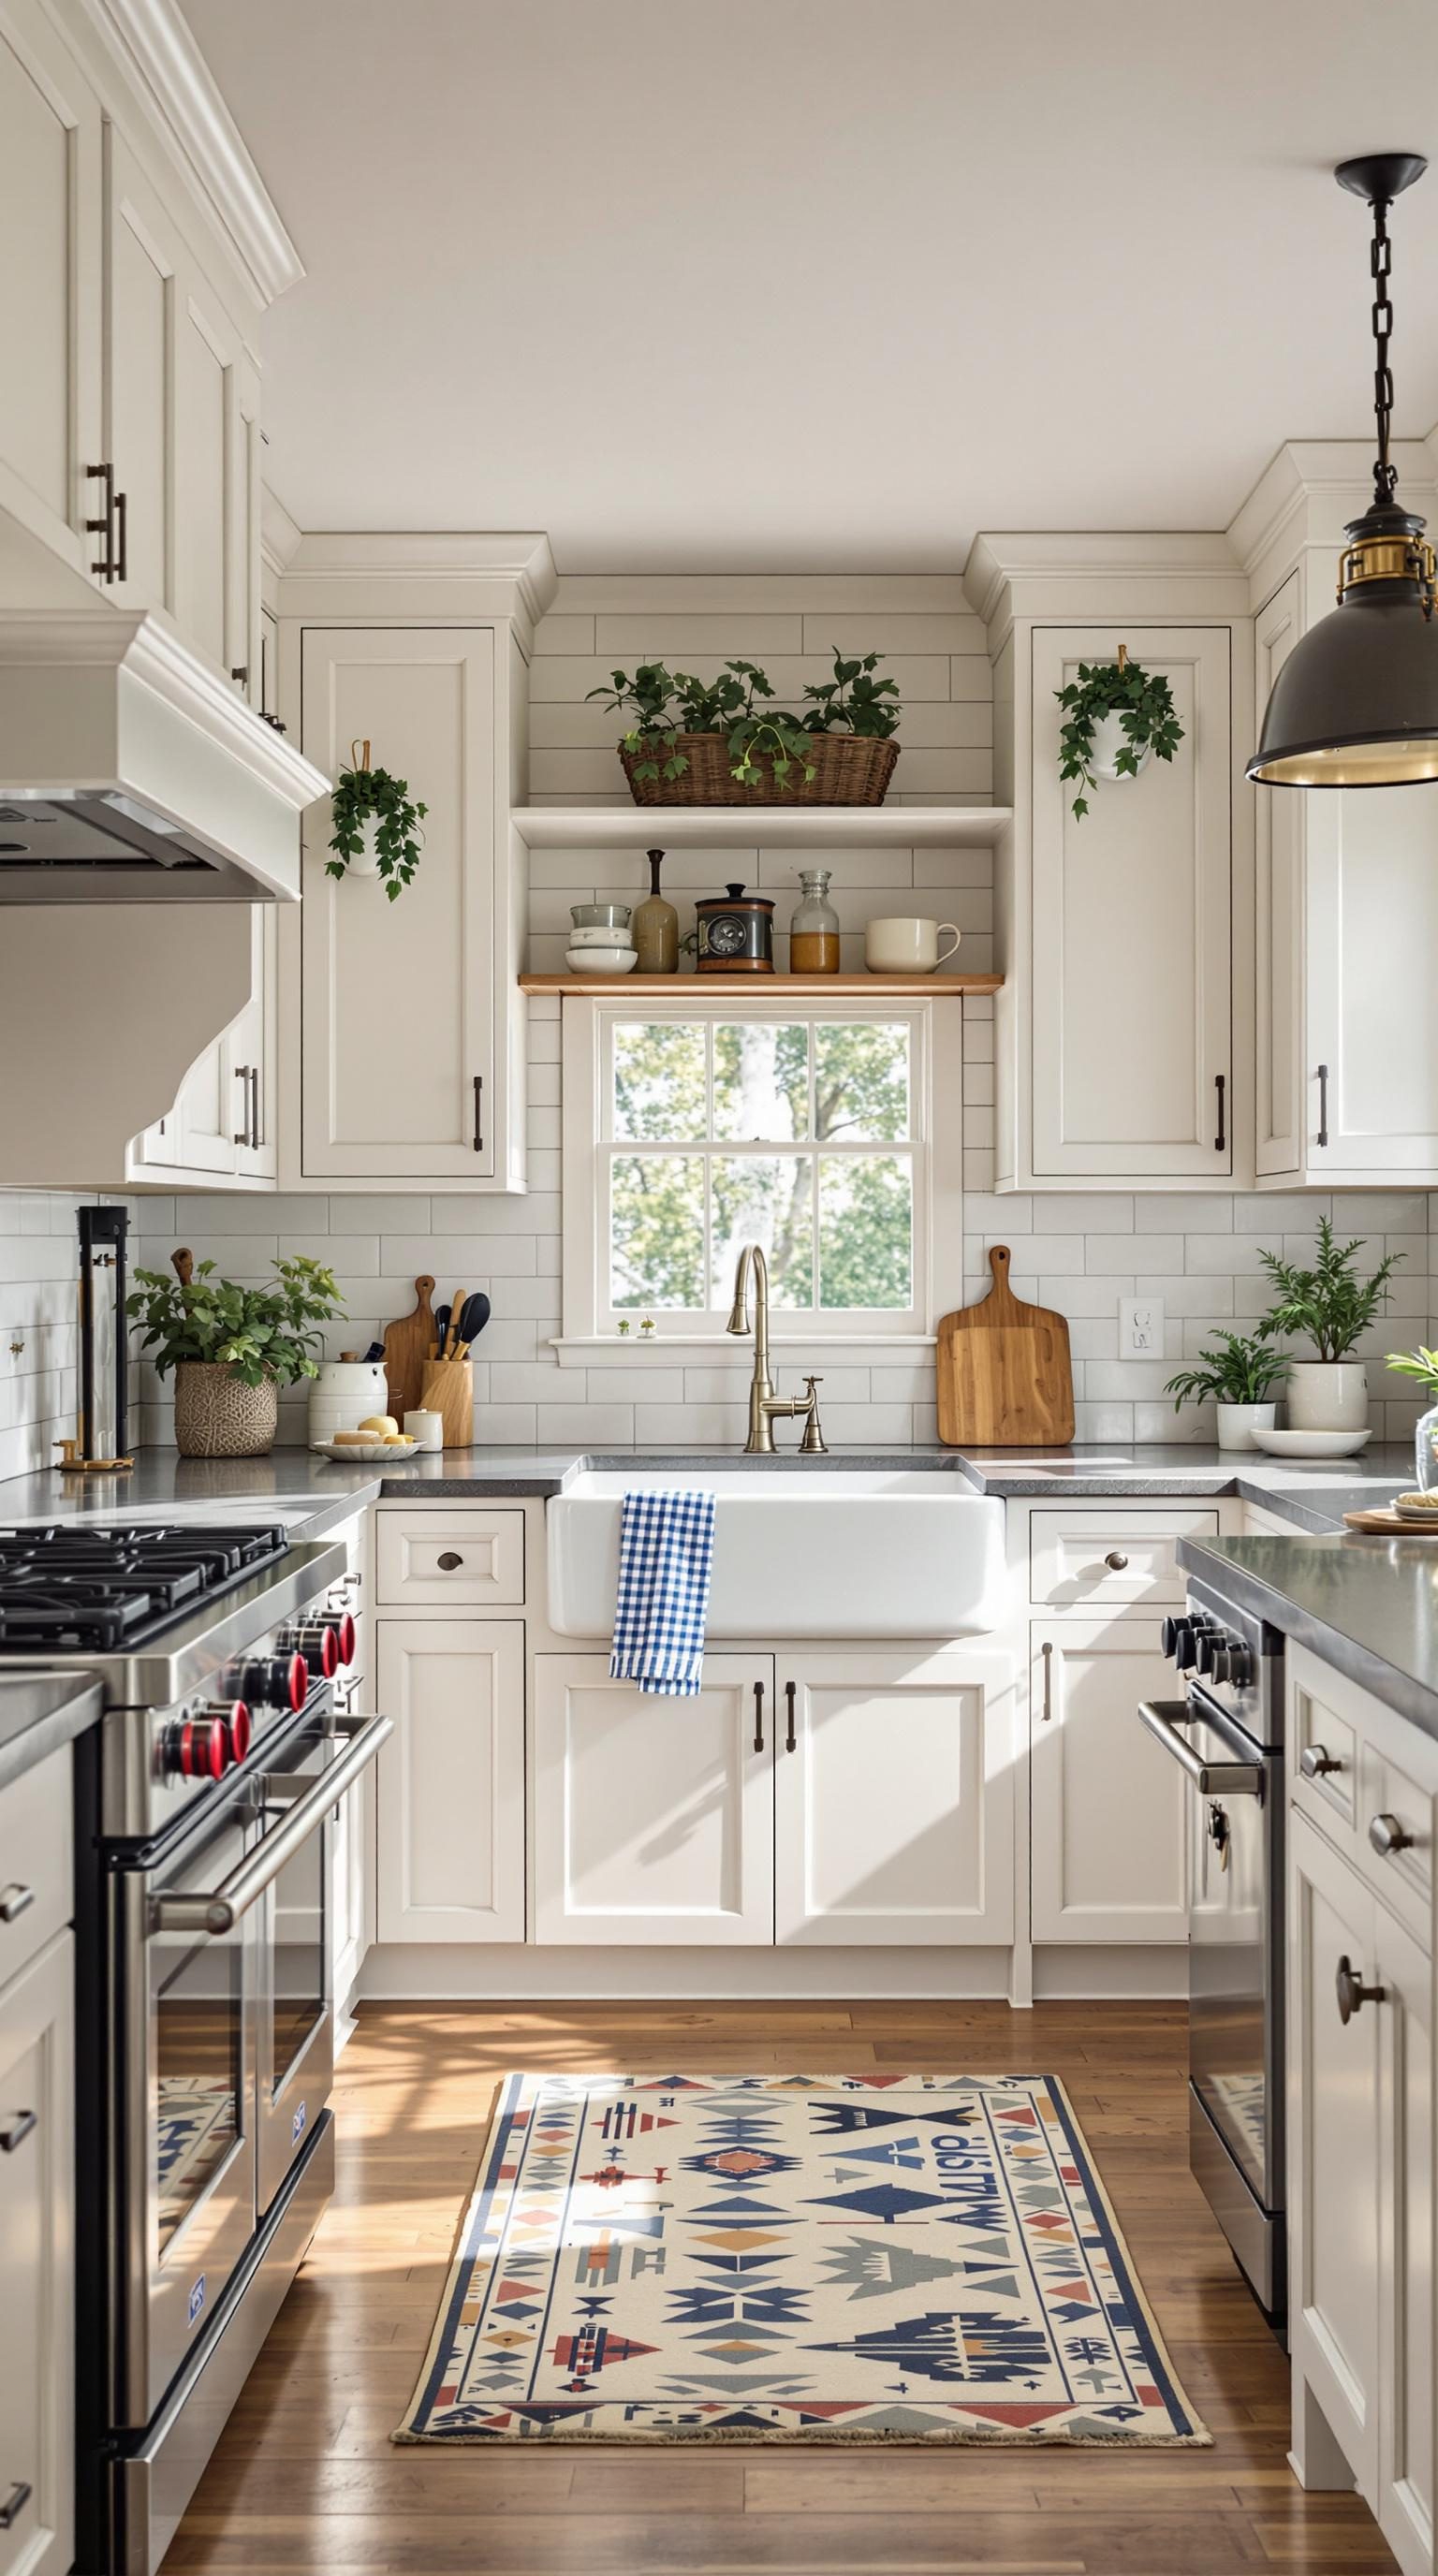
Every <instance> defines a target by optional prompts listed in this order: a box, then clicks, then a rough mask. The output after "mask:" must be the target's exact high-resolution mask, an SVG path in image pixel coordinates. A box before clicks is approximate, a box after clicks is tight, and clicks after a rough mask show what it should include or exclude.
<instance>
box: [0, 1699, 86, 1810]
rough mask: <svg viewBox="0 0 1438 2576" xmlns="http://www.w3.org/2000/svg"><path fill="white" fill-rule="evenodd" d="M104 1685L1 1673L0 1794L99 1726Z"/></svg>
mask: <svg viewBox="0 0 1438 2576" xmlns="http://www.w3.org/2000/svg"><path fill="white" fill-rule="evenodd" d="M102 1704H103V1703H102V1700H101V1693H100V1685H99V1683H98V1682H87V1681H85V1680H84V1679H83V1678H77V1677H76V1675H75V1674H74V1673H5V1674H0V1790H3V1789H8V1788H9V1786H10V1783H11V1781H12V1780H18V1779H19V1777H20V1774H21V1772H22V1771H29V1770H30V1769H32V1767H33V1766H34V1764H35V1763H37V1762H43V1761H44V1759H45V1757H46V1755H47V1754H49V1753H54V1752H55V1751H57V1749H58V1748H59V1746H60V1745H62V1744H73V1742H74V1740H75V1738H76V1736H77V1735H83V1734H84V1732H85V1729H86V1727H87V1726H93V1725H94V1724H95V1721H96V1719H97V1718H98V1716H99V1714H100V1710H101V1706H102Z"/></svg>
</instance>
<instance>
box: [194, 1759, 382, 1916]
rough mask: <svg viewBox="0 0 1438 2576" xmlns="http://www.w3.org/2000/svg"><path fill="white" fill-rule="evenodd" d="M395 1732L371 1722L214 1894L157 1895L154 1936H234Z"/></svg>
mask: <svg viewBox="0 0 1438 2576" xmlns="http://www.w3.org/2000/svg"><path fill="white" fill-rule="evenodd" d="M393 1733H394V1719H393V1718H392V1717H370V1718H366V1720H365V1721H364V1724H363V1725H362V1726H361V1727H360V1729H359V1732H358V1733H357V1734H356V1735H354V1736H353V1737H352V1738H351V1740H350V1743H349V1746H348V1748H347V1750H346V1751H345V1752H343V1753H342V1754H341V1755H340V1758H339V1760H338V1761H337V1762H334V1763H332V1764H331V1766H330V1768H329V1769H328V1771H326V1773H325V1774H324V1777H323V1779H320V1780H317V1781H316V1782H315V1785H314V1787H313V1788H312V1789H309V1790H307V1791H306V1793H305V1795H304V1796H303V1797H302V1798H301V1799H299V1800H298V1801H297V1803H296V1804H295V1805H294V1806H293V1807H291V1809H290V1812H289V1814H288V1815H287V1816H286V1818H285V1820H284V1823H283V1824H282V1825H276V1826H275V1827H274V1829H273V1831H272V1832H270V1833H267V1834H266V1836H265V1838H264V1841H263V1842H262V1843H261V1844H260V1846H259V1848H258V1850H256V1851H253V1852H251V1853H250V1855H249V1857H248V1859H246V1860H242V1861H241V1863H240V1865H239V1868H238V1869H235V1870H232V1871H231V1872H230V1875H229V1877H228V1878H227V1879H225V1880H224V1881H223V1883H222V1884H221V1885H220V1886H219V1887H217V1888H215V1889H214V1891H213V1893H212V1894H210V1895H208V1896H207V1895H203V1894H200V1893H196V1894H192V1895H190V1894H187V1895H175V1896H153V1897H151V1899H150V1908H149V1928H150V1930H151V1932H210V1933H213V1934H215V1935H216V1936H218V1935H219V1934H221V1933H223V1932H233V1930H234V1928H235V1925H236V1924H237V1923H238V1922H239V1920H240V1917H241V1915H243V1914H248V1912H249V1910H250V1907H251V1906H252V1905H254V1904H256V1903H257V1902H258V1900H259V1898H260V1897H262V1896H263V1894H264V1892H265V1889H266V1888H267V1887H269V1886H270V1885H271V1884H272V1882H273V1881H274V1880H275V1879H277V1878H278V1877H279V1874H280V1871H281V1870H282V1869H283V1868H284V1866H285V1863H286V1862H287V1861H290V1860H293V1858H294V1856H295V1853H296V1852H297V1851H298V1850H299V1848H300V1846H301V1844H302V1843H306V1842H308V1840H309V1838H310V1836H311V1834H313V1833H316V1832H317V1831H318V1830H319V1827H320V1826H321V1825H322V1824H323V1822H324V1820H325V1817H326V1816H327V1815H328V1814H329V1811H330V1809H331V1807H333V1806H335V1805H336V1804H337V1803H338V1801H339V1800H340V1799H341V1798H342V1797H343V1796H344V1794H345V1791H346V1790H347V1789H349V1788H351V1787H353V1785H354V1783H355V1781H356V1780H357V1779H358V1778H359V1776H360V1773H361V1772H362V1771H364V1770H367V1769H368V1767H369V1765H370V1763H371V1762H372V1761H373V1760H374V1757H375V1755H376V1754H377V1753H378V1751H379V1749H380V1746H381V1745H382V1744H384V1743H386V1742H387V1741H388V1739H389V1738H390V1736H392V1735H393Z"/></svg>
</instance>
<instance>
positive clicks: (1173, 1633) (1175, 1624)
mask: <svg viewBox="0 0 1438 2576" xmlns="http://www.w3.org/2000/svg"><path fill="white" fill-rule="evenodd" d="M1187 1625H1188V1622H1187V1620H1186V1619H1165V1621H1164V1623H1163V1626H1162V1627H1161V1628H1160V1630H1159V1632H1158V1640H1159V1645H1160V1647H1161V1649H1162V1651H1163V1653H1164V1654H1165V1655H1168V1656H1170V1657H1172V1655H1173V1654H1174V1653H1175V1651H1176V1650H1177V1646H1178V1639H1179V1631H1180V1629H1182V1628H1186V1627H1187Z"/></svg>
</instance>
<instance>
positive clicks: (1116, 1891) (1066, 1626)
mask: <svg viewBox="0 0 1438 2576" xmlns="http://www.w3.org/2000/svg"><path fill="white" fill-rule="evenodd" d="M1030 1643H1031V1648H1032V1653H1031V1658H1030V1668H1029V1742H1030V1759H1031V1763H1032V1786H1031V1800H1032V1808H1031V1814H1032V1853H1033V1862H1032V1866H1033V1937H1034V1939H1035V1940H1036V1941H1105V1942H1106V1941H1184V1940H1186V1939H1187V1938H1188V1882H1187V1868H1186V1845H1187V1824H1186V1816H1187V1809H1186V1798H1187V1784H1186V1782H1185V1779H1184V1775H1183V1773H1182V1772H1181V1771H1180V1769H1179V1767H1178V1765H1177V1763H1176V1762H1173V1761H1171V1760H1170V1759H1169V1757H1168V1755H1167V1754H1166V1753H1165V1752H1164V1750H1163V1748H1162V1746H1161V1745H1160V1744H1158V1743H1156V1742H1155V1740H1154V1738H1153V1737H1152V1736H1151V1735H1148V1734H1147V1733H1145V1731H1144V1729H1143V1728H1142V1727H1141V1726H1140V1724H1139V1721H1138V1713H1137V1712H1138V1703H1139V1701H1140V1700H1141V1699H1162V1698H1166V1697H1172V1695H1173V1693H1174V1691H1175V1689H1176V1687H1177V1685H1176V1683H1175V1678H1174V1672H1173V1667H1172V1665H1171V1664H1169V1663H1167V1662H1166V1661H1165V1660H1164V1657H1163V1654H1162V1652H1161V1649H1160V1644H1159V1623H1158V1621H1157V1620H1156V1619H1151V1618H1147V1617H1144V1616H1142V1615H1140V1614H1137V1613H1135V1614H1133V1615H1120V1616H1118V1617H1116V1618H1107V1619H1082V1618H1074V1617H1068V1618H1064V1619H1053V1620H1040V1621H1036V1622H1035V1624H1034V1627H1033V1630H1032V1632H1031V1639H1030Z"/></svg>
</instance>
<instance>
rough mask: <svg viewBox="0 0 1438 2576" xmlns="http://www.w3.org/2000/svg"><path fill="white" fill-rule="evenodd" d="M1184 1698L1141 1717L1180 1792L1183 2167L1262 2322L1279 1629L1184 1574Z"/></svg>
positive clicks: (1270, 2161)
mask: <svg viewBox="0 0 1438 2576" xmlns="http://www.w3.org/2000/svg"><path fill="white" fill-rule="evenodd" d="M1163 1646H1164V1652H1165V1654H1167V1655H1169V1656H1171V1657H1172V1659H1173V1662H1174V1664H1175V1666H1176V1668H1177V1670H1178V1672H1179V1674H1180V1676H1181V1678H1182V1680H1183V1682H1184V1686H1185V1696H1184V1697H1183V1698H1182V1699H1172V1700H1167V1699H1165V1700H1146V1701H1144V1702H1142V1703H1141V1704H1140V1707H1139V1712H1138V1713H1139V1717H1140V1719H1141V1721H1142V1723H1143V1725H1144V1726H1145V1727H1147V1729H1148V1731H1149V1733H1150V1734H1151V1735H1153V1736H1156V1737H1157V1739H1158V1741H1159V1743H1160V1744H1161V1745H1162V1746H1163V1747H1164V1750H1165V1752H1167V1753H1169V1754H1170V1755H1171V1756H1172V1758H1173V1760H1174V1761H1175V1762H1177V1763H1178V1764H1179V1766H1180V1767H1181V1769H1182V1770H1183V1771H1184V1772H1185V1774H1186V1775H1187V1778H1188V1780H1189V1782H1190V1784H1191V1787H1190V1795H1189V1900H1188V1980H1189V1999H1188V2033H1189V2037H1188V2062H1189V2164H1190V2167H1191V2169H1192V2172H1193V2175H1194V2178H1195V2180H1196V2181H1197V2182H1198V2184H1199V2186H1200V2188H1201V2189H1202V2191H1203V2193H1204V2196H1205V2198H1206V2199H1207V2201H1208V2203H1209V2206H1210V2208H1211V2209H1212V2211H1213V2213H1214V2216H1215V2217H1216V2218H1217V2220H1218V2223H1219V2225H1220V2226H1221V2228H1222V2229H1223V2231H1224V2234H1225V2235H1226V2236H1227V2238H1228V2241H1229V2244H1230V2245H1231V2246H1232V2248H1233V2251H1234V2254H1235V2255H1236V2256H1237V2259H1238V2262H1239V2264H1240V2266H1241V2267H1242V2269H1243V2271H1244V2272H1245V2274H1246V2275H1247V2277H1248V2280H1249V2283H1250V2284H1251V2286H1252V2288H1253V2290H1254V2292H1255V2294H1256V2296H1257V2298H1258V2300H1259V2302H1260V2304H1261V2306H1262V2307H1263V2309H1264V2311H1265V2313H1266V2314H1267V2316H1268V2317H1269V2319H1270V2321H1271V2322H1272V2323H1273V2324H1274V2325H1275V2326H1276V2327H1280V2328H1281V2326H1282V2324H1283V2320H1284V2315H1285V2311H1286V2306H1287V2277H1286V2270H1287V2236H1286V2224H1285V2214H1284V2212H1285V2188H1284V2105H1283V2081H1284V2076H1283V2045H1284V2010H1283V1977H1284V1969H1283V1840H1284V1836H1283V1639H1282V1636H1281V1635H1280V1634H1279V1632H1278V1631H1277V1630H1276V1629H1273V1628H1268V1627H1265V1625H1264V1623H1263V1621H1262V1620H1261V1619H1256V1618H1254V1617H1253V1615H1252V1613H1251V1612H1249V1611H1247V1610H1242V1609H1240V1608H1239V1606H1238V1604H1237V1603H1236V1602H1233V1601H1230V1600H1229V1599H1227V1598H1226V1596H1225V1595H1224V1594H1223V1593H1222V1592H1221V1591H1219V1590H1217V1589H1216V1588H1215V1587H1214V1585H1213V1584H1212V1583H1210V1582H1208V1581H1206V1580H1204V1581H1200V1580H1198V1579H1197V1578H1196V1577H1190V1580H1189V1587H1188V1608H1187V1611H1186V1613H1185V1614H1184V1616H1183V1617H1181V1618H1176V1619H1166V1620H1165V1621H1164V1627H1163Z"/></svg>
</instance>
